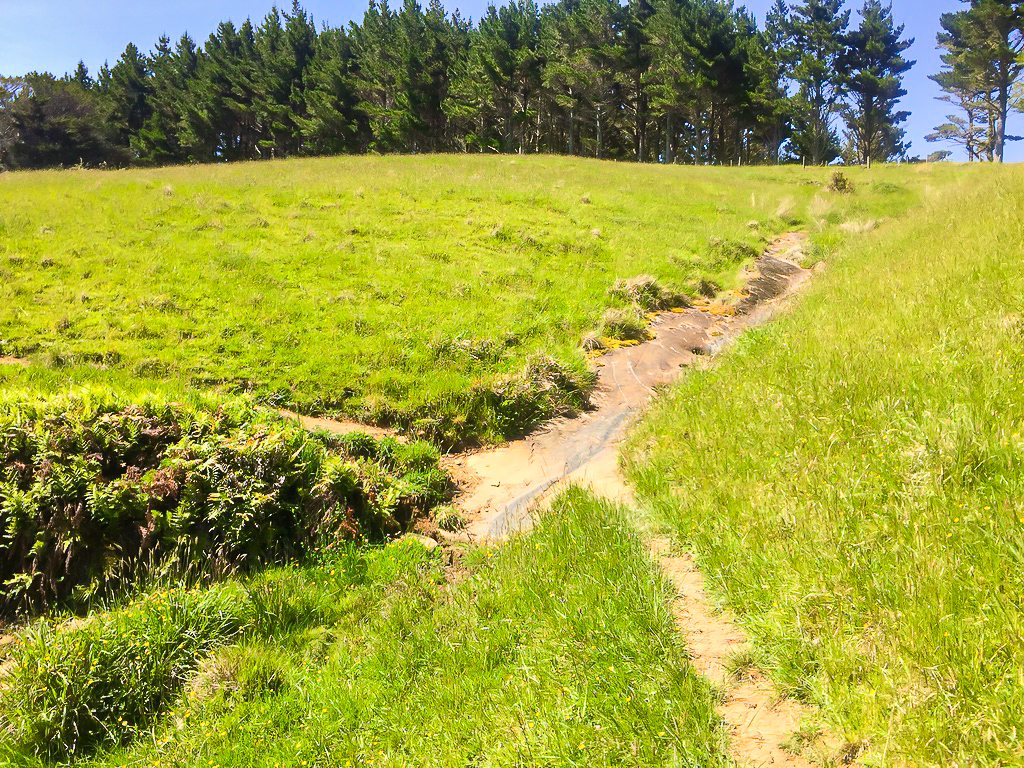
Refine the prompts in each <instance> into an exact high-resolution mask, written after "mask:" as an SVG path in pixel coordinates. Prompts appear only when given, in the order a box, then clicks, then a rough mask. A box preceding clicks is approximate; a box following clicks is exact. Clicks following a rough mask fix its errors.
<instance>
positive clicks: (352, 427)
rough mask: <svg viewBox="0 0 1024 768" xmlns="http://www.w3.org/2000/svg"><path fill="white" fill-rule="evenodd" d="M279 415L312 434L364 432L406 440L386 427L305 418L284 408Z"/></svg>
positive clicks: (372, 435)
mask: <svg viewBox="0 0 1024 768" xmlns="http://www.w3.org/2000/svg"><path fill="white" fill-rule="evenodd" d="M278 413H279V414H281V415H282V416H284V417H285V418H286V419H290V420H291V421H297V422H298V423H299V424H300V425H301V426H302V428H303V429H307V430H309V431H310V432H317V431H319V432H330V433H331V434H333V435H350V434H352V433H354V432H362V433H363V434H366V435H370V436H371V437H377V438H382V437H394V438H395V439H397V440H402V441H404V440H405V438H403V437H401V436H400V435H398V434H397V433H396V432H395V431H394V430H391V429H386V428H384V427H374V426H371V425H369V424H360V423H359V422H357V421H338V420H336V419H321V418H316V417H313V416H303V415H302V414H299V413H295V412H294V411H289V410H286V409H284V408H282V409H280V410H279V411H278Z"/></svg>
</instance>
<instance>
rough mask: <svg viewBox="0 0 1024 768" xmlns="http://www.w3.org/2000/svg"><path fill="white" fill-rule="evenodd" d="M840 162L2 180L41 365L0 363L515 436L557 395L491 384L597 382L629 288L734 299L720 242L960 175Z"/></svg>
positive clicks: (11, 372)
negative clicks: (550, 379)
mask: <svg viewBox="0 0 1024 768" xmlns="http://www.w3.org/2000/svg"><path fill="white" fill-rule="evenodd" d="M829 175H830V173H829V172H828V171H825V170H820V169H809V170H801V169H799V168H780V169H762V168H753V169H742V170H741V169H728V168H688V167H677V166H673V167H658V166H639V165H632V164H616V163H607V162H596V161H585V160H578V159H566V158H545V157H527V158H507V157H503V158H499V157H481V156H452V157H437V156H432V157H390V158H339V159H321V160H293V161H287V162H274V163H259V164H255V163H253V164H240V165H232V166H205V167H183V168H168V169H161V170H145V171H123V172H100V171H95V172H86V171H68V172H40V173H19V174H4V175H2V176H0V354H6V355H16V356H21V357H26V358H28V359H29V360H30V361H31V362H32V363H33V364H34V366H35V367H33V368H30V369H28V370H22V369H20V368H10V367H7V368H5V369H4V370H2V371H0V375H3V376H5V377H7V378H12V377H16V378H17V379H19V380H22V381H24V380H28V381H29V382H30V383H32V384H33V385H34V386H40V387H53V386H60V385H62V384H64V383H66V382H67V381H69V380H71V381H82V380H89V381H99V382H108V383H111V384H112V385H114V386H116V387H119V388H122V389H139V388H143V389H150V388H153V387H154V386H160V387H162V388H164V389H167V390H169V391H170V392H171V393H174V392H183V391H186V390H188V389H200V390H210V389H214V390H218V391H232V392H234V391H253V392H255V393H256V394H257V395H258V396H259V397H260V398H261V399H264V400H266V401H269V402H272V403H277V404H281V405H292V406H294V407H297V408H299V409H302V410H307V411H311V412H318V413H320V412H341V413H344V414H347V415H350V416H355V417H357V418H362V419H368V420H371V421H381V422H396V423H399V424H402V425H405V426H409V427H411V428H412V429H414V430H417V431H419V432H420V433H421V434H423V435H425V436H427V437H430V438H432V439H436V440H438V441H440V442H444V443H448V444H452V443H454V442H458V441H459V440H463V439H473V438H477V437H480V438H484V439H500V438H501V437H503V436H507V435H509V434H514V433H516V432H517V431H522V430H523V429H526V428H529V427H531V426H535V424H536V421H537V418H542V417H545V416H550V415H553V413H554V412H556V411H557V409H558V408H559V407H561V406H560V404H559V403H547V402H541V403H539V404H534V403H528V404H526V405H523V404H518V405H513V406H511V409H505V411H502V410H501V408H500V407H499V406H498V405H495V400H496V398H495V396H494V394H493V393H495V392H498V393H505V394H506V395H507V393H508V392H509V391H513V390H516V388H517V387H518V385H517V384H516V383H515V382H508V381H507V377H508V376H510V375H512V374H517V373H519V372H521V371H523V370H524V368H525V367H526V364H527V361H529V360H531V359H533V360H536V359H537V358H538V357H547V356H551V357H553V358H554V359H555V360H556V361H557V362H558V363H559V364H560V365H561V366H562V367H563V368H565V369H566V370H569V371H575V372H576V374H581V373H582V372H583V371H584V369H585V361H584V356H583V353H582V351H581V349H580V344H581V341H582V338H583V336H584V335H585V334H586V333H588V332H590V331H596V330H600V329H601V324H602V316H603V315H604V313H605V310H607V309H608V308H609V307H619V306H623V302H622V301H621V300H619V299H615V298H613V297H611V296H609V293H608V292H609V289H610V288H611V287H612V286H613V284H614V283H615V281H616V280H618V279H624V278H625V279H628V278H633V277H636V276H638V275H643V274H649V275H652V276H654V277H655V278H656V279H657V280H658V281H659V282H660V283H661V284H662V285H664V286H668V287H669V288H673V289H676V290H681V291H683V292H687V293H690V294H694V293H696V292H697V290H698V289H699V287H700V285H701V283H702V281H706V282H707V283H709V284H713V285H718V286H721V287H722V288H729V287H732V286H733V285H734V284H735V280H736V274H737V270H738V267H739V266H740V264H739V263H738V261H737V259H742V258H743V253H744V251H743V250H742V249H733V248H728V247H725V248H723V247H722V244H723V243H726V244H728V243H731V242H739V243H746V244H748V245H754V246H760V245H763V244H764V243H765V242H767V240H768V239H770V238H771V236H772V235H774V234H776V233H778V232H780V231H782V230H785V229H790V228H793V227H800V226H811V227H812V228H815V229H819V228H823V229H825V230H829V231H831V230H832V229H834V228H835V225H837V224H839V223H842V222H844V221H846V220H847V219H857V220H864V219H872V220H877V219H882V218H888V217H891V216H894V215H899V214H901V213H903V212H904V211H905V210H906V209H907V208H908V207H909V206H911V205H913V204H914V203H915V202H916V201H917V200H918V199H919V198H920V196H921V193H922V190H923V188H924V186H925V184H926V183H928V184H932V183H939V181H940V180H945V179H946V178H947V177H948V176H949V175H950V172H949V171H947V170H945V169H934V170H933V169H929V171H928V173H927V174H920V173H916V172H912V171H908V170H907V169H905V168H904V169H899V168H879V169H877V170H876V171H873V172H872V175H871V176H867V175H864V174H861V173H858V172H856V171H852V172H851V176H852V178H853V179H854V183H855V185H856V186H857V192H856V193H855V194H853V195H841V196H836V195H833V194H832V193H829V192H828V191H827V190H826V189H825V186H824V185H825V184H826V183H827V181H828V178H829ZM862 177H863V178H862ZM943 183H944V181H943ZM826 208H827V210H826ZM830 237H831V235H830ZM734 256H735V257H734ZM535 384H537V382H528V383H527V386H528V387H529V386H532V385H535ZM533 389H535V390H537V389H540V387H536V386H533ZM535 405H536V406H537V407H536V411H537V413H536V414H534V413H532V412H530V409H531V408H533V407H534V406H535ZM570 407H571V404H570Z"/></svg>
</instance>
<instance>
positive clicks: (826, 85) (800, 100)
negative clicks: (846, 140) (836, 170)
mask: <svg viewBox="0 0 1024 768" xmlns="http://www.w3.org/2000/svg"><path fill="white" fill-rule="evenodd" d="M842 7H843V0H805V1H804V2H803V3H801V4H799V5H795V6H793V8H792V16H791V18H790V32H791V35H792V39H793V51H794V65H793V70H792V77H793V80H794V81H795V82H796V85H797V89H798V92H797V98H796V99H795V101H794V106H795V107H796V114H795V120H794V123H795V128H796V131H795V135H794V137H793V141H794V143H795V145H796V149H797V151H798V152H799V153H800V154H801V155H802V156H804V157H806V158H807V160H808V161H809V162H811V163H813V164H814V165H823V164H825V163H829V162H831V161H832V160H834V159H835V158H836V157H838V155H839V141H838V136H837V135H836V132H835V129H834V127H833V121H834V116H835V114H836V112H837V111H838V107H839V103H840V100H841V99H842V98H843V96H844V95H845V93H846V89H847V85H848V75H849V49H848V45H847V37H846V29H847V27H848V26H849V24H850V12H849V11H848V10H847V11H844V10H842Z"/></svg>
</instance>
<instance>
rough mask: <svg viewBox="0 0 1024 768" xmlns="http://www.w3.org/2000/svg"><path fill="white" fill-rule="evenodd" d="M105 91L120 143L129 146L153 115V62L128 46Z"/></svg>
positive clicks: (111, 73)
mask: <svg viewBox="0 0 1024 768" xmlns="http://www.w3.org/2000/svg"><path fill="white" fill-rule="evenodd" d="M103 91H104V95H105V96H106V98H107V101H108V102H109V104H110V119H111V121H112V123H113V125H114V128H115V130H116V132H117V138H118V143H120V144H121V145H122V146H128V145H129V144H130V143H131V138H132V137H133V136H136V135H137V134H138V132H139V131H140V130H141V129H142V126H144V125H145V124H146V121H147V120H148V119H149V117H150V115H151V114H152V113H153V105H152V103H151V102H150V97H151V96H152V94H153V87H152V85H151V83H150V71H149V62H148V61H147V59H146V57H145V56H143V55H142V54H141V53H139V49H138V48H136V47H135V45H134V44H133V43H128V46H127V47H126V48H125V49H124V53H123V54H121V58H120V59H119V60H118V62H117V64H115V65H114V67H113V69H111V70H110V74H109V76H108V78H107V80H106V82H105V83H104V87H103Z"/></svg>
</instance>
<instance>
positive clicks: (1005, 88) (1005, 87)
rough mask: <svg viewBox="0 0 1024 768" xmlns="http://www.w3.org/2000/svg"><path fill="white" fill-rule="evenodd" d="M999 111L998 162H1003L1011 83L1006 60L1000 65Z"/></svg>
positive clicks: (997, 116)
mask: <svg viewBox="0 0 1024 768" xmlns="http://www.w3.org/2000/svg"><path fill="white" fill-rule="evenodd" d="M999 75H1000V77H999V103H998V105H997V107H998V109H999V112H998V114H997V115H996V141H995V144H996V146H995V149H996V162H997V163H1001V162H1003V147H1004V145H1005V144H1006V112H1007V107H1008V104H1009V102H1010V84H1009V82H1008V73H1007V71H1006V62H1005V61H1003V62H1001V63H1000V65H999Z"/></svg>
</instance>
